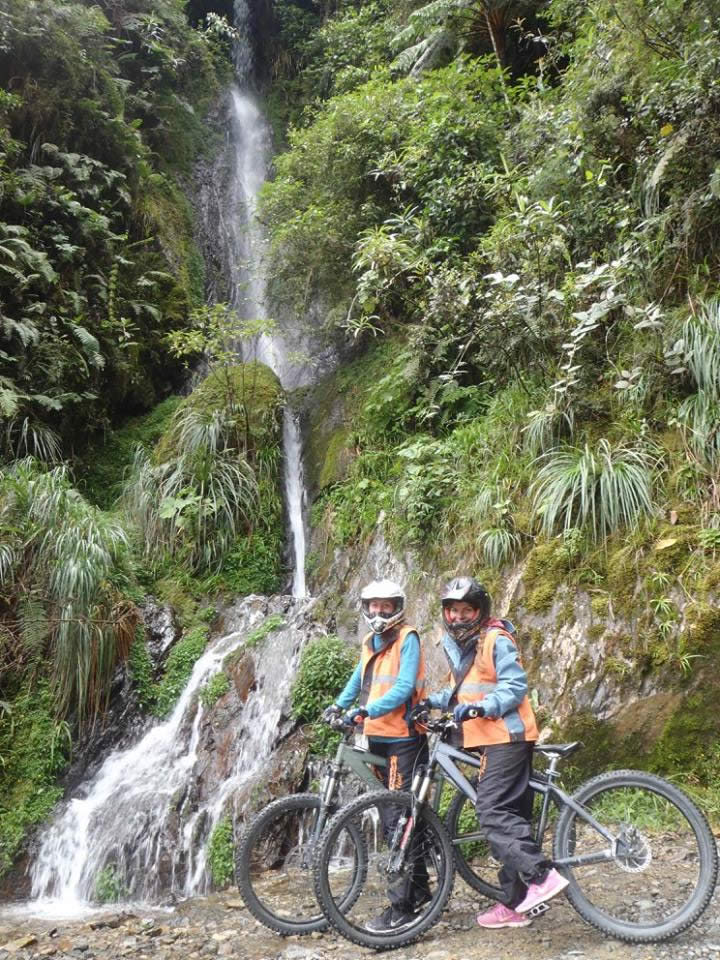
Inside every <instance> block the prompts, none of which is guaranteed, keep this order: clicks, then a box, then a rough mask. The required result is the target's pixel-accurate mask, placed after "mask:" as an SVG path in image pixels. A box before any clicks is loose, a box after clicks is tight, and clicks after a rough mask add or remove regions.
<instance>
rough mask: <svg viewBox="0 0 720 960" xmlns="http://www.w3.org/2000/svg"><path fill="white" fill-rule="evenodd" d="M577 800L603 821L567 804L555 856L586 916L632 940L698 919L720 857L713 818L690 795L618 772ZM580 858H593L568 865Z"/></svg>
mask: <svg viewBox="0 0 720 960" xmlns="http://www.w3.org/2000/svg"><path fill="white" fill-rule="evenodd" d="M573 799H574V800H575V801H576V802H577V803H579V804H581V805H582V807H583V809H584V810H585V811H587V813H588V814H590V815H591V816H592V817H593V818H594V820H595V821H596V824H597V826H595V825H593V824H592V823H588V822H587V820H585V819H584V818H583V817H582V816H580V815H579V814H577V813H576V812H575V811H574V810H573V809H572V808H570V807H564V809H563V811H562V813H561V815H560V818H559V820H558V824H557V829H556V831H555V840H554V847H553V852H554V857H555V860H556V861H558V866H559V867H560V869H561V870H563V872H564V873H565V874H566V875H567V877H568V879H569V880H570V886H569V887H568V888H567V894H568V898H569V900H570V902H571V903H572V905H573V906H574V907H575V909H576V910H577V911H578V913H579V914H580V915H581V916H582V917H583V918H584V919H585V920H587V921H588V922H589V923H591V924H592V925H593V926H595V927H597V928H598V929H600V930H603V931H605V932H606V933H609V934H611V935H612V936H614V937H617V938H618V939H620V940H626V941H628V942H630V943H652V942H656V941H660V940H666V939H668V938H669V937H672V936H674V935H675V934H677V933H679V932H680V931H681V930H684V929H685V928H686V927H689V926H690V925H691V924H692V923H694V921H695V920H697V918H698V917H699V916H700V914H701V913H702V912H703V910H704V909H705V907H706V906H707V905H708V903H709V901H710V898H711V896H712V893H713V890H714V887H715V881H716V879H717V869H718V862H717V848H716V845H715V839H714V837H713V835H712V832H711V831H710V828H709V826H708V823H707V820H706V819H705V816H704V815H703V814H702V813H701V812H700V810H698V808H697V807H696V806H695V804H694V803H693V802H692V801H691V800H690V799H689V797H687V796H686V795H685V794H684V793H683V792H682V790H679V789H678V788H677V787H676V786H674V785H673V784H671V783H668V782H667V781H666V780H663V779H661V778H660V777H656V776H653V775H652V774H648V773H641V772H638V771H634V770H618V771H615V772H611V773H604V774H601V775H600V776H598V777H594V778H593V779H592V780H588V781H587V783H584V784H583V785H582V786H581V787H580V788H579V789H578V790H577V791H576V793H575V794H573ZM598 826H599V827H602V829H603V830H604V831H606V833H607V834H608V836H603V835H602V834H601V832H600V830H599V829H598ZM608 837H612V840H610V839H608ZM577 857H585V858H587V860H586V863H585V864H584V865H582V864H577V863H573V864H571V865H567V866H563V863H562V861H563V860H566V859H567V858H577Z"/></svg>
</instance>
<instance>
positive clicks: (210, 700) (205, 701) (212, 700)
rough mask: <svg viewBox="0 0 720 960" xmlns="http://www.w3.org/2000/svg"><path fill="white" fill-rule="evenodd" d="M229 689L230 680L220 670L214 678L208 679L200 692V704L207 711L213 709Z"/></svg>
mask: <svg viewBox="0 0 720 960" xmlns="http://www.w3.org/2000/svg"><path fill="white" fill-rule="evenodd" d="M229 689H230V679H229V678H228V675H227V674H226V673H223V672H222V670H221V671H220V672H219V673H216V674H215V675H214V676H212V677H210V679H209V680H208V682H207V683H206V684H205V686H204V687H203V688H202V690H201V691H200V703H202V705H203V706H204V707H205V709H209V708H210V707H214V706H215V704H216V703H217V702H218V700H219V699H220V698H221V697H224V696H225V694H226V693H227V692H228V690H229Z"/></svg>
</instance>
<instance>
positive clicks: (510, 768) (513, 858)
mask: <svg viewBox="0 0 720 960" xmlns="http://www.w3.org/2000/svg"><path fill="white" fill-rule="evenodd" d="M532 751H533V744H532V743H527V742H525V741H522V742H517V743H494V744H491V745H489V746H487V747H478V748H477V749H476V750H473V751H472V752H473V753H481V754H484V757H485V763H484V765H483V766H482V767H481V768H480V771H479V779H478V787H477V802H476V804H475V812H476V814H477V818H478V823H479V824H480V829H481V830H482V831H483V833H484V834H485V836H486V838H487V841H488V843H489V845H490V849H491V851H492V854H493V856H494V857H495V859H496V860H499V861H500V862H501V863H502V867H501V869H500V872H499V874H498V877H499V880H500V886H501V887H502V889H503V894H504V897H503V899H504V902H505V905H506V906H508V907H511V908H512V907H516V906H517V905H518V904H519V903H520V901H521V900H522V899H523V898H524V897H525V893H526V891H527V884H528V883H530V882H532V881H534V880H542V879H544V877H545V874H546V873H547V870H548V868H549V867H550V866H551V861H550V860H548V858H547V857H546V856H545V855H544V854H543V852H542V850H541V849H540V848H539V847H538V845H537V844H536V843H535V840H534V839H533V836H532V828H531V826H530V821H531V819H532V802H533V794H532V790H531V789H530V787H529V786H528V782H529V779H530V773H531V770H532Z"/></svg>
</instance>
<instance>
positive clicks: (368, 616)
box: [360, 580, 405, 633]
mask: <svg viewBox="0 0 720 960" xmlns="http://www.w3.org/2000/svg"><path fill="white" fill-rule="evenodd" d="M373 600H388V601H391V602H392V610H391V611H389V612H387V613H379V612H378V611H373V612H372V613H371V612H370V603H371V601H373ZM360 603H361V605H362V614H363V617H364V618H365V622H366V623H367V625H368V626H369V627H370V629H371V630H372V632H373V633H385V631H386V630H389V629H390V628H391V627H394V626H396V625H397V624H398V623H402V621H403V620H404V619H405V591H404V590H403V588H402V587H401V586H400V585H399V584H397V583H395V582H394V581H393V580H373V581H372V583H369V584H368V585H367V586H366V587H365V588H364V589H363V591H362V593H361V594H360Z"/></svg>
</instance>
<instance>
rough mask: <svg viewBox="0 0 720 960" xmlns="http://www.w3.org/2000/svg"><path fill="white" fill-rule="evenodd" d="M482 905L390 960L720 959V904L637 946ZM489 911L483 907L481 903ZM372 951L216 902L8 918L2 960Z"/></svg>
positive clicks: (567, 916)
mask: <svg viewBox="0 0 720 960" xmlns="http://www.w3.org/2000/svg"><path fill="white" fill-rule="evenodd" d="M479 905H480V904H479V902H478V898H477V897H476V896H475V895H473V894H472V893H471V891H470V890H469V889H468V888H467V887H465V885H464V884H463V883H462V882H461V881H460V880H458V881H456V887H455V893H454V894H453V897H452V900H451V902H450V907H449V909H448V910H447V912H446V913H445V914H444V916H443V919H442V921H441V922H440V923H439V924H437V925H436V926H435V927H433V928H432V930H430V931H429V932H428V934H426V936H425V937H424V938H423V939H422V940H420V941H419V942H417V943H414V944H411V945H410V946H407V947H402V948H400V949H399V950H395V951H393V952H392V953H390V954H388V958H391V960H570V958H585V960H697V958H701V957H716V958H718V960H720V896H718V894H716V895H715V897H714V898H713V901H712V903H711V904H710V906H709V907H708V909H707V910H706V911H705V913H704V914H703V916H702V917H701V918H700V920H699V921H698V922H697V923H696V924H695V925H694V926H693V927H691V928H690V930H687V931H685V932H684V933H682V934H680V935H679V936H678V937H676V938H675V939H673V940H671V941H668V942H667V943H665V944H647V945H644V946H632V945H630V944H625V943H621V942H619V941H616V940H611V939H608V938H607V937H605V936H604V935H603V934H601V933H599V932H598V931H596V930H595V929H594V928H592V927H590V926H588V925H587V924H586V923H584V921H583V920H582V919H581V918H580V917H579V916H578V915H577V913H575V911H574V910H573V909H572V907H571V906H570V904H569V903H568V902H567V901H566V900H565V899H564V898H563V897H560V898H558V900H557V901H556V902H555V903H554V904H553V906H552V908H551V909H550V910H549V911H548V912H547V913H546V914H544V915H543V916H541V917H539V918H537V919H536V920H535V921H534V922H533V924H532V925H531V926H529V927H525V928H523V929H519V930H496V931H483V930H480V929H479V928H478V927H477V925H476V924H475V920H474V917H475V913H476V912H477V908H478V906H479ZM482 906H483V907H484V906H485V904H482ZM374 953H375V951H373V950H366V949H363V948H362V947H356V946H355V945H353V944H351V943H348V942H347V941H346V940H343V939H342V938H341V937H340V936H338V935H337V934H335V933H325V934H317V933H316V934H313V935H312V936H310V937H307V938H306V937H302V938H300V937H289V938H282V937H279V936H276V935H275V934H272V933H271V932H270V931H268V930H266V929H265V928H264V927H263V926H261V925H260V924H259V923H258V922H257V921H256V920H255V919H254V918H253V917H252V916H251V915H250V913H249V912H248V911H247V909H246V908H245V906H244V904H243V902H242V901H241V900H240V899H239V898H237V897H236V896H235V895H232V894H228V893H226V894H224V895H223V894H216V895H213V896H210V897H207V898H202V899H200V898H198V899H194V900H189V901H186V902H184V903H181V904H178V905H177V906H176V907H174V908H172V909H169V910H166V911H160V910H154V911H151V910H148V909H143V908H134V909H133V910H132V911H130V910H128V909H127V908H126V909H125V910H124V911H122V912H121V911H119V910H117V911H115V912H113V911H107V912H103V913H100V912H98V913H95V914H93V915H91V916H86V917H84V918H82V919H73V920H62V919H53V918H52V917H51V916H47V915H46V916H37V915H33V914H31V913H30V912H29V910H28V908H17V907H14V908H11V907H6V908H5V909H4V911H2V912H0V960H9V958H12V960H39V958H45V957H52V958H55V960H63V958H68V960H118V958H125V957H127V958H131V960H176V958H178V960H179V958H183V960H203V958H212V957H237V958H242V960H354V958H356V957H365V956H372V955H373V954H374Z"/></svg>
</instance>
